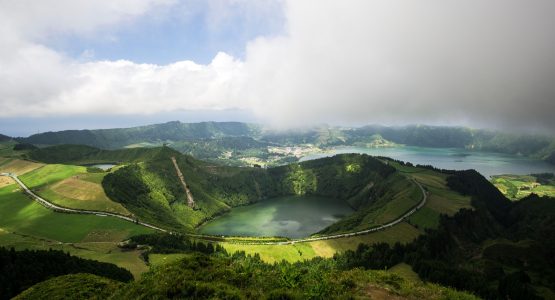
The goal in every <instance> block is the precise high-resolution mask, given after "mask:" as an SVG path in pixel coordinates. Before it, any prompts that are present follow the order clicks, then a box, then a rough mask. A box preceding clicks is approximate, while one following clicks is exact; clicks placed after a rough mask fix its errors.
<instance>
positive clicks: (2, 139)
mask: <svg viewBox="0 0 555 300" xmlns="http://www.w3.org/2000/svg"><path fill="white" fill-rule="evenodd" d="M11 140H12V138H11V137H9V136H7V135H3V134H0V142H6V141H11Z"/></svg>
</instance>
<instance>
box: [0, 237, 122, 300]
mask: <svg viewBox="0 0 555 300" xmlns="http://www.w3.org/2000/svg"><path fill="white" fill-rule="evenodd" d="M76 273H90V274H95V275H99V276H103V277H107V278H111V279H113V280H117V281H121V282H128V281H130V280H132V279H133V276H132V275H131V273H130V272H129V271H127V270H126V269H123V268H120V267H118V266H116V265H113V264H109V263H103V262H98V261H94V260H89V259H83V258H79V257H75V256H71V255H69V254H68V253H64V252H62V251H56V250H49V251H45V250H24V251H15V250H14V249H13V248H11V249H6V248H4V247H0V299H10V298H12V297H13V296H15V295H17V294H19V293H20V292H22V291H23V290H25V289H27V288H29V287H31V286H32V285H34V284H35V283H38V282H41V281H44V280H46V279H49V278H51V277H55V276H60V275H64V274H76Z"/></svg>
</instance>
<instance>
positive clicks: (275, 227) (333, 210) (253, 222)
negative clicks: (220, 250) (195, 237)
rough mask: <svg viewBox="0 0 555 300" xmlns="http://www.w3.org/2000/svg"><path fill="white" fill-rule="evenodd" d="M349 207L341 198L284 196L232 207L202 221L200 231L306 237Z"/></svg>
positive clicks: (205, 232)
mask: <svg viewBox="0 0 555 300" xmlns="http://www.w3.org/2000/svg"><path fill="white" fill-rule="evenodd" d="M353 212H354V211H353V209H352V208H351V207H350V206H349V205H347V203H345V202H344V201H340V200H336V199H329V198H321V197H313V196H288V197H279V198H272V199H266V200H263V201H260V202H258V203H255V204H252V205H248V206H241V207H236V208H234V209H233V210H231V211H230V212H229V213H226V214H225V215H223V216H220V217H217V218H216V219H214V220H212V221H210V222H208V223H206V224H204V225H203V226H201V227H200V228H199V232H200V233H202V234H212V235H229V236H284V237H290V238H301V237H307V236H310V235H311V234H313V233H316V232H318V231H320V230H322V229H324V228H326V227H327V226H329V225H331V224H333V223H335V222H337V221H338V220H340V219H341V218H343V217H345V216H347V215H350V214H352V213H353Z"/></svg>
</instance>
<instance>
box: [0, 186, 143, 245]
mask: <svg viewBox="0 0 555 300" xmlns="http://www.w3.org/2000/svg"><path fill="white" fill-rule="evenodd" d="M0 228H2V229H3V230H4V231H8V232H16V233H19V234H23V235H29V236H34V237H41V238H46V239H50V240H55V241H59V242H67V243H79V242H119V241H121V240H122V239H125V238H127V237H129V236H131V235H135V234H143V233H150V232H152V230H151V229H147V228H145V227H143V226H138V225H135V224H132V223H130V222H126V221H123V220H120V219H115V218H111V217H99V216H94V215H77V214H63V213H56V212H53V211H51V210H48V209H46V208H44V207H42V206H41V205H39V204H38V203H36V202H34V201H32V200H31V199H29V198H28V197H27V196H26V195H25V194H23V193H22V192H20V191H19V189H18V188H17V186H15V185H9V186H6V187H3V188H1V189H0Z"/></svg>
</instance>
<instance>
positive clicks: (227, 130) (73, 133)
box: [17, 121, 259, 149]
mask: <svg viewBox="0 0 555 300" xmlns="http://www.w3.org/2000/svg"><path fill="white" fill-rule="evenodd" d="M258 128H259V127H258V126H257V125H251V124H247V123H240V122H201V123H181V122H179V121H172V122H167V123H162V124H153V125H146V126H139V127H131V128H113V129H93V130H89V129H84V130H64V131H57V132H44V133H39V134H34V135H31V136H29V137H27V138H17V140H18V141H22V142H26V143H30V144H35V145H60V144H74V145H87V146H92V147H98V148H102V149H117V148H122V147H125V146H127V145H130V144H135V143H142V142H150V143H164V142H166V141H177V140H192V139H210V138H217V137H223V136H249V135H252V134H254V133H255V132H257V131H258Z"/></svg>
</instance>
